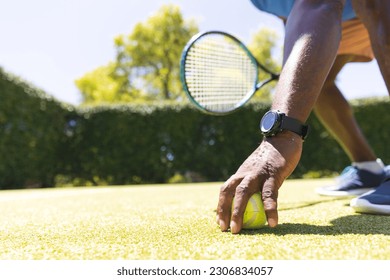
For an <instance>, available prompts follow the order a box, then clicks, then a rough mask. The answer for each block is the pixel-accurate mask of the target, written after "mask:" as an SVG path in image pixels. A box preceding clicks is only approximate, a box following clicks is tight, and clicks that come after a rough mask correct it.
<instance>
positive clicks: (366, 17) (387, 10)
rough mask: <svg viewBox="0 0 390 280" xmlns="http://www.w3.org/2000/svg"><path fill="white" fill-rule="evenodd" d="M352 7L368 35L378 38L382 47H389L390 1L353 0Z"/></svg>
mask: <svg viewBox="0 0 390 280" xmlns="http://www.w3.org/2000/svg"><path fill="white" fill-rule="evenodd" d="M353 7H354V9H355V11H356V14H357V15H358V17H359V18H360V19H361V20H362V21H363V23H364V24H365V25H366V27H367V29H368V31H369V33H370V36H371V37H372V38H374V39H376V40H379V41H380V42H378V43H379V44H380V45H381V46H382V47H386V48H390V17H389V16H388V15H389V14H390V1H383V0H359V1H357V0H355V1H354V2H353Z"/></svg>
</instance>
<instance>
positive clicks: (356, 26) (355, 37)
mask: <svg viewBox="0 0 390 280" xmlns="http://www.w3.org/2000/svg"><path fill="white" fill-rule="evenodd" d="M251 1H252V3H253V4H254V5H255V6H256V7H257V8H258V9H259V10H261V11H264V12H267V13H270V14H273V15H276V16H278V17H280V18H287V17H288V15H289V14H290V11H291V9H292V7H293V5H294V0H251ZM337 55H353V56H354V58H353V59H352V60H351V62H368V61H371V60H373V59H374V54H373V51H372V48H371V43H370V38H369V35H368V31H367V29H366V28H365V26H364V25H363V23H362V22H361V21H360V20H359V19H358V18H356V14H355V12H354V10H353V8H352V3H351V0H347V1H346V3H345V7H344V11H343V23H342V36H341V41H340V46H339V49H338V51H337Z"/></svg>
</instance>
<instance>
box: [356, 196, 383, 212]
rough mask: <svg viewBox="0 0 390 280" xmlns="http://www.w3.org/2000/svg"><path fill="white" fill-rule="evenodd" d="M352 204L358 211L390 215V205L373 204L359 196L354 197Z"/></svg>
mask: <svg viewBox="0 0 390 280" xmlns="http://www.w3.org/2000/svg"><path fill="white" fill-rule="evenodd" d="M350 205H351V207H352V208H353V209H354V210H355V211H356V212H358V213H368V214H385V215H390V205H378V204H372V203H370V202H369V201H368V200H365V199H359V198H358V197H356V198H354V199H352V200H351V203H350Z"/></svg>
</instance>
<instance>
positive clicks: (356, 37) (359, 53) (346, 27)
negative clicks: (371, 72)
mask: <svg viewBox="0 0 390 280" xmlns="http://www.w3.org/2000/svg"><path fill="white" fill-rule="evenodd" d="M337 55H353V56H354V58H353V59H352V60H351V62H368V61H371V60H373V59H374V53H373V51H372V48H371V42H370V37H369V35H368V31H367V29H366V27H365V26H364V24H363V23H362V22H361V21H360V20H359V19H357V18H355V19H351V20H348V21H344V22H343V23H342V33H341V41H340V46H339V49H338V51H337Z"/></svg>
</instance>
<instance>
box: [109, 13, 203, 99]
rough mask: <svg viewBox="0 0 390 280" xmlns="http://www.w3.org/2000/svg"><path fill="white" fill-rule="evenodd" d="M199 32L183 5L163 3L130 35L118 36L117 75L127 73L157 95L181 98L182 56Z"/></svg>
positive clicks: (131, 80) (148, 93) (151, 93)
mask: <svg viewBox="0 0 390 280" xmlns="http://www.w3.org/2000/svg"><path fill="white" fill-rule="evenodd" d="M197 32H198V27H197V26H196V24H195V23H194V22H192V21H185V20H184V19H183V16H182V14H181V11H180V9H179V7H177V6H174V5H166V6H163V7H162V8H161V9H159V10H158V12H157V13H156V14H155V15H153V16H151V17H150V18H149V19H148V20H147V21H146V22H145V23H138V24H137V25H136V26H135V28H134V30H133V32H132V33H131V34H130V35H128V36H124V35H121V36H118V37H117V38H116V39H115V45H116V48H117V76H118V77H127V78H128V81H129V82H130V83H131V82H133V83H136V84H137V87H138V89H139V90H140V91H141V92H144V93H146V94H147V95H149V96H152V97H153V99H158V100H159V99H163V100H172V99H177V98H178V97H179V96H180V95H181V94H182V87H181V84H180V77H179V75H180V74H179V72H180V69H179V58H180V55H181V52H182V50H183V48H184V46H185V44H186V43H187V41H188V40H189V39H190V38H191V36H192V35H194V34H195V33H197Z"/></svg>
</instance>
